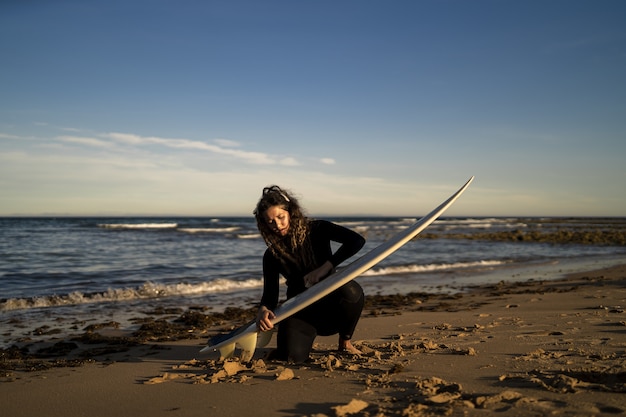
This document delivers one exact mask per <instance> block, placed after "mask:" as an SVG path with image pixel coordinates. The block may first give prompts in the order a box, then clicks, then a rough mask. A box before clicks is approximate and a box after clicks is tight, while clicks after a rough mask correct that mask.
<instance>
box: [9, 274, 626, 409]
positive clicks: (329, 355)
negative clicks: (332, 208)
mask: <svg viewBox="0 0 626 417" xmlns="http://www.w3.org/2000/svg"><path fill="white" fill-rule="evenodd" d="M625 307H626V265H622V266H617V267H612V268H608V269H604V270H596V271H580V272H579V273H576V274H572V275H569V276H567V277H565V278H562V279H558V280H549V281H533V282H529V283H522V284H520V283H504V282H503V283H500V284H497V285H488V286H481V287H477V288H474V289H473V290H472V291H470V292H469V293H467V294H462V295H427V294H411V295H408V296H396V297H393V296H392V297H370V298H369V299H368V303H367V306H366V310H365V311H364V313H363V317H362V319H361V321H360V323H359V326H358V328H357V332H356V335H355V339H354V342H355V345H356V346H357V347H358V348H359V349H361V350H362V351H363V355H360V356H354V355H348V354H339V353H337V352H336V351H335V350H334V349H335V343H336V340H335V339H334V338H332V337H324V338H318V339H317V344H316V345H315V351H314V353H313V355H312V357H311V361H310V362H309V363H306V364H304V365H291V364H287V363H280V362H265V361H264V360H263V358H264V356H265V355H266V354H267V352H268V351H269V349H271V348H272V344H270V346H268V347H267V348H264V349H259V350H258V351H257V352H256V354H255V357H254V358H253V360H252V361H251V362H249V363H240V362H239V361H238V360H227V361H220V359H219V357H218V355H217V354H209V355H201V354H199V349H200V348H201V347H202V346H203V345H204V343H205V342H206V338H207V337H208V336H210V335H213V334H216V333H219V332H220V331H226V330H228V329H231V328H233V327H235V326H237V325H238V324H239V323H240V322H241V321H242V320H245V319H246V314H249V312H243V313H242V314H240V316H241V317H229V316H228V315H222V316H220V317H217V318H216V317H213V318H211V319H210V320H209V319H205V320H204V324H205V326H200V325H199V324H198V319H199V318H200V319H201V318H203V317H206V316H204V315H203V314H201V313H199V312H195V313H193V312H192V311H191V310H189V311H186V312H184V313H183V314H182V315H181V316H180V317H178V318H176V316H177V314H180V312H169V313H172V314H170V315H169V316H168V315H167V314H168V312H161V314H163V316H159V317H161V318H163V317H165V318H167V317H169V318H170V320H169V321H168V320H165V319H160V320H155V321H154V322H152V323H151V326H152V327H151V328H152V330H153V332H152V333H150V334H148V333H146V334H144V337H143V338H138V337H137V333H135V337H134V338H133V337H128V335H126V334H124V331H123V330H120V329H115V325H114V323H101V324H99V325H95V326H94V325H92V326H91V327H90V328H89V329H88V330H87V331H85V333H84V334H83V336H81V337H80V338H74V339H72V340H63V339H60V340H59V339H55V338H54V337H51V341H50V342H49V343H48V344H47V345H46V347H45V348H41V349H39V351H38V355H31V354H27V353H25V351H23V350H22V351H19V350H17V349H7V350H3V351H2V352H1V355H2V357H1V359H2V360H1V362H0V365H1V368H0V372H1V378H0V381H1V382H0V410H1V411H0V412H1V413H2V415H4V416H11V417H19V416H29V417H30V416H35V415H45V416H51V417H57V416H58V417H61V416H63V417H65V416H83V415H84V416H91V417H96V416H111V415H119V416H151V417H158V416H168V417H169V416H207V415H210V416H220V417H226V416H237V417H243V416H266V415H267V416H348V415H354V416H429V415H451V416H474V415H486V414H491V413H492V412H498V415H502V416H537V415H566V416H568V415H569V416H574V415H576V416H599V415H607V416H608V415H611V416H614V415H624V414H626V400H625V399H624V398H625V397H624V393H626V314H625ZM192 313H193V314H192ZM235 316H236V315H235ZM192 317H194V318H195V320H196V321H195V322H193V321H192V320H191V318H192ZM181 318H182V319H181ZM185 318H186V320H185ZM168 323H178V325H177V326H174V327H170V325H169V324H168ZM158 326H161V328H158ZM145 330H146V328H144V331H145ZM168 332H169V333H170V334H169V335H168ZM181 333H185V334H186V336H184V337H182V336H181ZM45 353H47V355H46V354H45Z"/></svg>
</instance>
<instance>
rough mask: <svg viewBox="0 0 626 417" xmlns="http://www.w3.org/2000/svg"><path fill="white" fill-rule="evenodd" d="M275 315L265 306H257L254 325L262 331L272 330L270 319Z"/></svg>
mask: <svg viewBox="0 0 626 417" xmlns="http://www.w3.org/2000/svg"><path fill="white" fill-rule="evenodd" d="M275 317H276V316H275V315H274V312H273V311H272V310H270V309H269V308H267V307H265V306H261V307H260V308H259V312H258V313H257V315H256V327H258V328H259V330H261V331H262V332H266V331H268V330H272V329H273V328H274V325H273V324H272V321H271V320H272V319H274V318H275Z"/></svg>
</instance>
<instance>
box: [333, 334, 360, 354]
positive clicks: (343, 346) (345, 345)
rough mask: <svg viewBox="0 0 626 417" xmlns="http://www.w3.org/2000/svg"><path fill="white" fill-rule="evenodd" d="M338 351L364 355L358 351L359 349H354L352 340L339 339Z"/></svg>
mask: <svg viewBox="0 0 626 417" xmlns="http://www.w3.org/2000/svg"><path fill="white" fill-rule="evenodd" d="M337 350H338V351H339V352H347V353H351V354H353V355H362V354H363V352H361V351H360V350H358V349H357V348H355V347H354V345H353V344H352V342H351V341H350V339H348V340H345V339H342V338H339V347H338V348H337Z"/></svg>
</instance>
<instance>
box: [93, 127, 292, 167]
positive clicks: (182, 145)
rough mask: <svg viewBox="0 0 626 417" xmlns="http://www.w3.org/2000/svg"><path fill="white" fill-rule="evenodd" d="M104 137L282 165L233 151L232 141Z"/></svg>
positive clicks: (265, 157)
mask: <svg viewBox="0 0 626 417" xmlns="http://www.w3.org/2000/svg"><path fill="white" fill-rule="evenodd" d="M102 136H104V137H108V138H111V139H113V140H115V141H118V142H122V143H126V144H130V145H161V146H166V147H169V148H177V149H195V150H201V151H206V152H210V153H213V154H217V155H226V156H230V157H232V158H236V159H240V160H242V161H245V162H248V163H251V164H258V165H276V164H279V163H281V162H280V160H279V159H278V157H274V156H271V155H268V154H266V153H263V152H250V151H244V150H240V149H233V148H232V147H231V146H232V144H233V143H235V142H232V141H228V144H229V147H225V146H219V144H218V145H214V144H210V143H206V142H200V141H194V140H189V139H170V138H159V137H154V136H139V135H134V134H129V133H117V132H112V133H106V134H104V135H102ZM218 143H224V142H223V140H219V141H218ZM288 159H289V158H288ZM291 159H293V158H291ZM294 161H295V160H293V161H291V162H292V163H293V162H294Z"/></svg>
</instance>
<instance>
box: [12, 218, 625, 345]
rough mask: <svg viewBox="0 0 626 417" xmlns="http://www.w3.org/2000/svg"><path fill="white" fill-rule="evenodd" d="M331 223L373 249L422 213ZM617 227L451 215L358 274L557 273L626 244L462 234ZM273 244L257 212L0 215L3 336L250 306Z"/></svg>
mask: <svg viewBox="0 0 626 417" xmlns="http://www.w3.org/2000/svg"><path fill="white" fill-rule="evenodd" d="M329 220H332V221H335V222H337V223H339V224H342V225H345V226H346V227H349V228H352V229H353V230H356V231H357V232H359V233H361V234H363V235H364V236H365V237H366V239H367V243H366V246H365V248H364V249H363V250H362V251H361V252H360V254H364V253H366V252H367V251H368V250H370V249H372V248H374V247H375V246H377V245H378V244H380V243H381V242H383V241H384V240H386V239H388V238H389V237H390V236H392V235H393V234H395V233H396V232H397V231H399V230H401V229H403V228H405V227H407V226H409V225H410V224H412V223H413V222H415V221H416V220H417V219H413V218H378V217H373V218H334V219H329ZM616 229H618V230H622V231H623V230H626V219H623V218H619V219H579V218H574V219H571V218H567V219H566V218H562V219H558V218H543V219H542V218H443V219H440V220H437V221H436V222H435V223H434V224H433V225H431V226H430V227H429V228H428V229H426V231H425V232H424V233H428V236H429V238H418V239H416V240H414V241H411V242H409V243H408V244H407V245H405V246H404V247H402V248H401V249H400V250H398V251H397V252H396V253H394V254H393V255H391V256H390V257H389V258H387V259H385V260H384V261H383V262H381V263H380V264H379V265H377V266H376V267H374V268H373V269H371V270H370V271H368V272H366V273H365V274H363V276H361V277H359V278H358V281H359V283H360V284H361V285H362V286H363V287H364V289H365V291H366V293H367V294H390V293H403V292H411V291H414V292H420V291H421V292H454V291H463V290H464V289H466V288H467V287H469V286H472V285H476V284H484V283H488V282H498V281H502V280H526V279H544V278H545V277H558V276H559V274H563V273H566V272H570V271H574V270H577V269H578V268H581V267H583V266H584V267H589V266H591V267H603V266H608V265H611V264H616V263H621V262H624V261H625V260H626V247H625V246H623V245H588V244H573V243H562V244H551V243H531V242H516V241H508V242H503V241H497V240H489V239H480V240H473V239H459V238H457V236H458V235H459V234H461V235H472V234H476V233H484V232H489V233H497V232H506V231H517V230H519V231H532V230H535V231H541V232H550V231H558V230H606V231H610V230H616ZM264 251H265V244H264V242H263V240H262V239H261V237H260V235H259V234H258V232H257V230H256V225H255V222H254V219H253V218H252V217H249V218H248V217H246V218H237V217H232V218H227V217H224V218H208V217H207V218H202V217H197V218H190V217H184V218H174V217H167V218H121V217H115V218H87V217H84V218H78V217H71V218H63V217H61V218H0V288H1V291H0V334H7V335H12V336H14V334H13V333H12V332H11V331H10V330H7V329H9V328H11V327H12V324H11V323H14V322H15V320H16V319H17V318H19V322H20V323H21V326H24V327H25V328H28V327H29V324H33V325H34V324H40V323H43V322H46V321H49V320H54V319H55V318H57V319H58V317H75V318H83V319H85V320H88V318H89V317H100V318H101V317H109V318H114V319H115V320H117V321H123V320H124V318H125V317H129V316H131V315H133V314H137V312H138V311H144V310H149V309H152V308H154V307H155V306H158V307H165V308H168V307H183V308H187V307H189V306H202V307H208V308H211V309H213V310H214V311H219V310H220V309H223V308H225V307H227V306H238V307H249V306H252V305H254V304H255V303H256V302H257V301H258V300H259V299H260V296H261V292H262V270H261V258H262V255H263V252H264ZM360 254H359V255H360ZM359 255H357V256H359ZM349 261H350V260H348V261H347V262H346V263H345V264H347V263H348V262H349ZM2 330H4V331H2ZM0 337H2V336H0ZM0 344H1V343H0Z"/></svg>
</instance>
